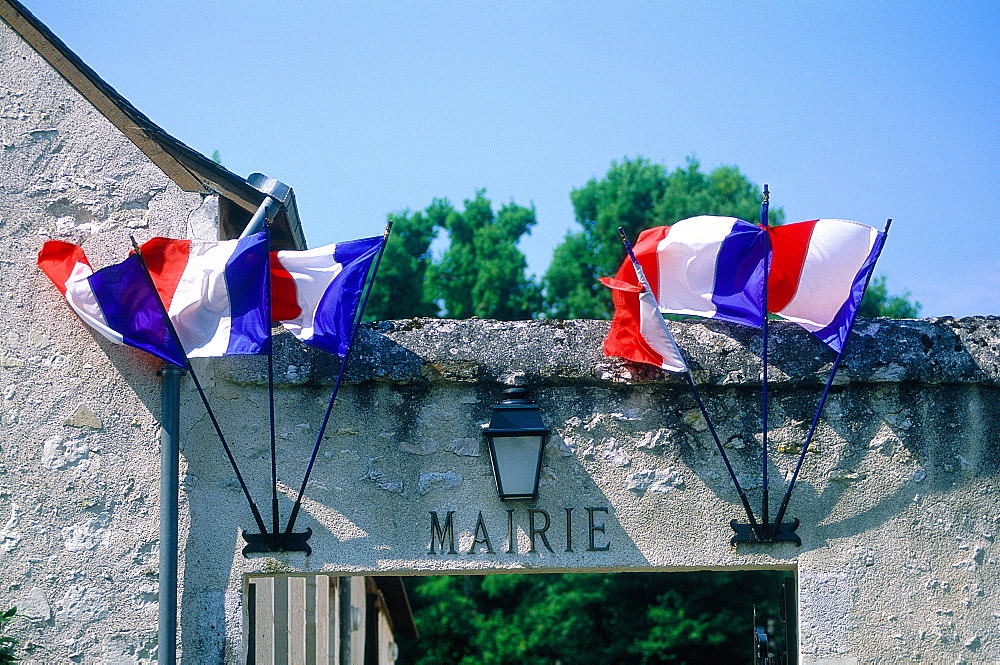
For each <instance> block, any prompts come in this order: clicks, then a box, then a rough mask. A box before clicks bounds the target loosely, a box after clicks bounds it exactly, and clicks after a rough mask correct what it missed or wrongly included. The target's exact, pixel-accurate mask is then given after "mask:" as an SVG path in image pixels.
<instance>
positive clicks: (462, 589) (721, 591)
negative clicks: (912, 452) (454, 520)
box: [399, 570, 797, 665]
mask: <svg viewBox="0 0 1000 665" xmlns="http://www.w3.org/2000/svg"><path fill="white" fill-rule="evenodd" d="M405 584H406V586H407V591H408V595H409V598H410V603H411V606H412V608H413V613H414V620H415V623H416V625H417V629H418V630H419V632H420V637H419V638H417V639H413V640H405V641H403V642H401V643H400V659H399V662H400V663H406V664H407V665H431V664H432V663H433V664H434V665H439V664H440V663H452V664H456V665H472V664H473V663H475V664H476V665H488V664H491V663H496V664H500V663H523V664H534V663H537V664H541V663H545V664H546V665H552V664H554V663H563V664H565V665H570V664H572V665H587V664H591V663H593V664H595V665H596V664H601V665H607V664H609V663H767V664H768V665H778V664H785V663H790V664H794V663H795V662H796V658H795V653H796V646H797V645H796V643H797V636H796V630H797V628H796V626H797V620H796V617H795V616H794V608H795V592H794V589H795V584H794V576H793V574H792V573H791V572H789V571H763V570H755V571H697V572H683V573H677V572H670V573H663V572H641V573H561V574H501V575H478V576H477V575H442V576H431V577H409V578H405ZM755 613H756V621H755V619H754V617H755ZM759 629H763V632H764V633H766V637H765V636H764V635H762V632H761V630H759Z"/></svg>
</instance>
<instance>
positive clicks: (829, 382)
mask: <svg viewBox="0 0 1000 665" xmlns="http://www.w3.org/2000/svg"><path fill="white" fill-rule="evenodd" d="M890 226H892V220H891V219H890V220H887V221H886V223H885V230H884V231H882V243H883V244H884V243H885V237H886V236H888V235H889V227H890ZM881 253H882V248H881V247H879V250H878V254H876V255H875V261H872V264H871V266H870V267H869V268H868V274H867V275H866V276H865V288H864V289H863V290H862V291H861V294H862V297H864V293H865V291H867V290H868V282H870V281H871V278H872V274H873V273H874V272H875V263H876V261H878V255H879V254H881ZM860 309H861V303H860V302H859V303H858V308H857V309H855V310H854V314H853V315H852V316H851V320H850V322H849V323H848V325H847V335H846V336H845V337H844V344H843V346H841V347H840V351H839V352H837V357H836V359H834V361H833V368H832V369H831V370H830V375H829V376H828V377H827V379H826V386H824V388H823V394H822V395H820V398H819V406H817V407H816V413H815V414H813V419H812V423H810V425H809V431H808V432H807V433H806V438H805V441H804V442H803V443H802V450H800V451H799V459H798V461H797V462H796V464H795V470H794V471H793V472H792V477H791V478H789V480H788V486H787V488H786V489H785V496H784V497H783V498H782V500H781V506H780V507H779V508H778V515H777V517H776V518H775V520H774V522H775V523H774V525H773V526H772V527H771V531H770V537H771V538H772V539H773V538H774V536H775V534H777V532H778V527H779V525H780V523H781V520H782V518H783V517H784V516H785V510H787V508H788V502H789V501H790V500H791V498H792V490H793V489H795V481H796V480H797V479H798V477H799V470H800V469H801V468H802V462H803V461H805V458H806V452H807V451H808V450H809V444H810V443H811V442H812V438H813V434H814V433H815V432H816V426H817V425H818V424H819V417H820V414H821V413H823V407H824V406H825V405H826V398H827V396H828V395H829V394H830V388H831V387H833V379H834V377H835V376H836V374H837V369H838V368H839V367H840V360H841V358H843V357H844V352H845V351H846V350H847V344H848V342H849V341H850V339H851V330H853V329H854V321H855V320H856V319H857V318H858V310H860Z"/></svg>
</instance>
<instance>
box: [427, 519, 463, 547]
mask: <svg viewBox="0 0 1000 665" xmlns="http://www.w3.org/2000/svg"><path fill="white" fill-rule="evenodd" d="M454 514H455V511H454V510H449V511H448V515H447V516H446V517H445V518H444V528H441V521H440V520H438V514H437V511H436V510H432V511H431V549H430V554H437V552H435V551H434V540H435V539H437V541H438V542H439V543H440V544H441V545H440V546H441V553H442V554H444V553H445V552H444V539H445V538H447V539H448V554H458V552H456V551H455V523H454V521H453V520H452V516H453V515H454Z"/></svg>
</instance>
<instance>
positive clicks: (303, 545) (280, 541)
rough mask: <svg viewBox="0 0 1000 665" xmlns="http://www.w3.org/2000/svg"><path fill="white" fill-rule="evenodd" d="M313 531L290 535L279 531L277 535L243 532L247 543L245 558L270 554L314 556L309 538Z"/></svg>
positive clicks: (307, 530)
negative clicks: (286, 553)
mask: <svg viewBox="0 0 1000 665" xmlns="http://www.w3.org/2000/svg"><path fill="white" fill-rule="evenodd" d="M311 535H312V529H310V528H306V530H305V531H300V532H297V533H289V532H287V531H279V532H277V533H247V532H246V531H244V532H243V540H245V541H247V544H246V547H244V548H243V556H249V555H251V554H267V553H268V552H305V553H306V556H309V555H310V554H312V547H310V546H309V542H308V541H309V536H311Z"/></svg>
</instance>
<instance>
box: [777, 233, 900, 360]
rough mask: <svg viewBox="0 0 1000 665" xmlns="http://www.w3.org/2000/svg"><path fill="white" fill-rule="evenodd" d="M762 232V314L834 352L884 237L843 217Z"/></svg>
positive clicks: (844, 336)
mask: <svg viewBox="0 0 1000 665" xmlns="http://www.w3.org/2000/svg"><path fill="white" fill-rule="evenodd" d="M768 234H769V236H770V241H771V266H770V267H771V270H770V274H769V277H768V282H767V305H768V311H770V312H773V313H775V314H778V315H779V316H781V317H783V318H785V319H788V320H789V321H794V322H795V323H797V324H799V325H800V326H802V327H803V328H805V329H806V330H808V331H809V332H811V333H812V334H813V335H815V336H816V337H818V338H819V339H820V340H822V341H823V343H824V344H826V345H827V346H829V347H830V348H831V349H833V350H834V351H838V352H839V351H840V350H841V349H842V348H844V342H846V341H847V335H848V333H849V332H850V329H851V324H852V323H853V321H854V317H855V316H856V314H857V311H858V308H859V307H860V306H861V298H862V297H863V296H864V294H865V286H866V285H867V283H868V275H869V274H870V273H871V271H872V269H873V268H874V267H875V261H876V260H877V259H878V255H879V253H880V252H881V251H882V245H883V244H884V243H885V233H883V232H882V231H878V230H876V229H873V228H872V227H870V226H867V225H865V224H859V223H857V222H851V221H848V220H846V219H818V220H813V221H810V222H799V223H798V224H786V225H784V226H773V227H771V228H769V229H768Z"/></svg>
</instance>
